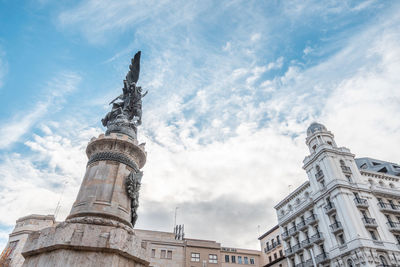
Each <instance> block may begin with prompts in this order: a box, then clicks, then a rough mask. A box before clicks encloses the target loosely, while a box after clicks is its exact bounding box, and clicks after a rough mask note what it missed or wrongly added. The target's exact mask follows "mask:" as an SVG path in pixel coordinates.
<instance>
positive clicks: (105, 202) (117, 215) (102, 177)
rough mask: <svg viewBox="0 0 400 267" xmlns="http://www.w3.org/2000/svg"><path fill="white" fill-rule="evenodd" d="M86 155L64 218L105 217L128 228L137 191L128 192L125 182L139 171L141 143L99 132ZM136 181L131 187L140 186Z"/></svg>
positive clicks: (130, 223)
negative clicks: (70, 207)
mask: <svg viewBox="0 0 400 267" xmlns="http://www.w3.org/2000/svg"><path fill="white" fill-rule="evenodd" d="M86 154H87V156H88V159H89V160H88V163H87V167H86V173H85V177H84V178H83V181H82V185H81V188H80V191H79V193H78V196H77V199H76V201H75V203H74V204H73V206H72V210H71V213H70V215H69V216H68V218H67V219H69V220H70V219H72V218H75V220H76V218H78V217H80V218H85V217H88V216H89V217H90V216H92V217H102V218H104V217H105V218H108V219H112V220H116V221H119V222H122V223H124V224H126V225H128V226H130V227H132V223H134V222H135V221H136V219H134V218H136V217H137V215H136V209H137V206H138V194H139V192H138V190H136V189H135V190H131V192H132V193H129V192H128V189H129V188H128V187H129V185H130V184H129V183H127V181H128V180H129V179H128V177H131V178H132V175H134V177H136V176H138V175H141V174H142V172H141V171H140V168H142V167H143V166H144V164H145V162H146V152H145V151H144V144H140V145H138V142H137V140H135V139H132V138H129V137H128V136H126V135H122V134H115V133H112V134H110V135H103V134H102V135H100V136H99V137H98V138H92V140H91V141H90V142H89V144H88V146H87V148H86ZM140 180H141V179H140ZM140 180H136V184H135V185H134V188H139V187H140ZM130 188H131V189H132V187H130ZM133 192H135V194H133ZM85 220H86V221H87V220H88V219H87V218H86V219H85Z"/></svg>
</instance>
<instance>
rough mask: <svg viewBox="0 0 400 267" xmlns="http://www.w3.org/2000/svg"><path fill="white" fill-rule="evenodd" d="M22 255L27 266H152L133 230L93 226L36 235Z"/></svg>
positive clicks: (65, 227)
mask: <svg viewBox="0 0 400 267" xmlns="http://www.w3.org/2000/svg"><path fill="white" fill-rule="evenodd" d="M88 222H89V221H88ZM98 223H99V222H98ZM103 223H105V224H107V222H106V221H104V222H103ZM22 255H23V256H24V257H25V262H24V265H23V266H24V267H28V266H41V267H46V266H49V267H50V266H52V267H54V266H60V267H61V266H62V267H64V266H85V267H86V266H93V267H94V266H96V267H97V266H127V267H130V266H132V267H142V266H148V265H149V262H148V260H147V256H146V250H145V247H144V246H142V243H141V240H140V238H138V237H136V235H135V233H134V232H133V230H132V229H130V228H129V227H127V228H124V227H118V226H109V225H99V224H96V225H95V224H89V223H69V222H63V223H60V224H58V225H57V226H55V227H50V228H46V229H43V230H41V231H38V232H34V233H32V234H31V235H29V238H28V240H27V243H26V245H25V247H24V250H23V252H22Z"/></svg>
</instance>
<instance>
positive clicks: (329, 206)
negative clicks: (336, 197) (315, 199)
mask: <svg viewBox="0 0 400 267" xmlns="http://www.w3.org/2000/svg"><path fill="white" fill-rule="evenodd" d="M324 209H325V212H326V213H331V212H333V211H335V210H336V208H335V205H334V204H333V203H332V202H329V203H328V204H326V205H325V207H324Z"/></svg>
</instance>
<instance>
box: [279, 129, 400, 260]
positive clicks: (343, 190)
mask: <svg viewBox="0 0 400 267" xmlns="http://www.w3.org/2000/svg"><path fill="white" fill-rule="evenodd" d="M306 144H307V146H308V148H309V151H310V154H309V155H308V156H306V157H305V159H304V161H303V163H304V165H303V168H304V170H305V171H306V172H307V176H308V181H306V182H305V183H303V184H302V185H301V186H300V187H298V188H297V189H296V190H294V192H292V193H291V194H289V195H288V196H287V197H285V198H284V199H283V200H282V201H281V202H279V203H278V204H277V205H276V206H275V209H276V212H277V216H278V223H279V226H280V230H281V236H282V241H283V244H284V247H285V255H286V257H287V259H288V265H289V266H290V267H293V266H349V267H352V266H398V265H400V249H399V242H400V202H399V200H400V189H399V188H400V166H399V165H397V164H394V163H389V162H384V161H381V160H375V159H370V158H360V159H355V155H354V154H352V153H351V152H350V150H349V149H348V148H345V147H338V146H337V145H336V142H335V140H334V135H333V134H332V133H331V132H330V131H328V130H327V129H326V127H325V126H324V125H322V124H319V123H313V124H311V125H310V127H309V128H308V130H307V138H306Z"/></svg>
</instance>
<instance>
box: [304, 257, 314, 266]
mask: <svg viewBox="0 0 400 267" xmlns="http://www.w3.org/2000/svg"><path fill="white" fill-rule="evenodd" d="M304 266H305V267H311V266H314V262H313V260H312V259H309V260H306V262H305V264H304Z"/></svg>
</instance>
